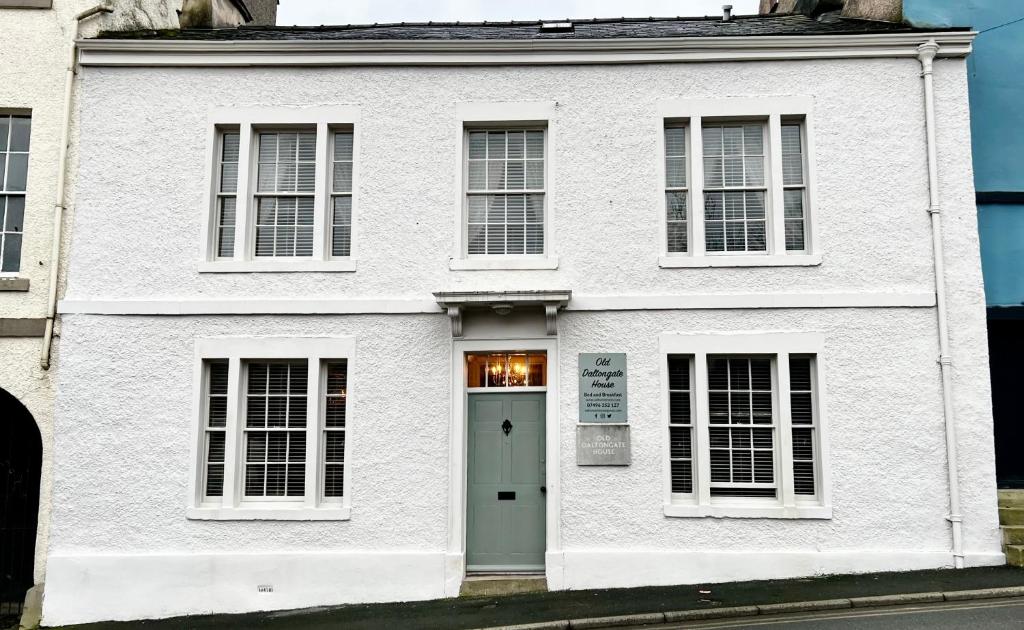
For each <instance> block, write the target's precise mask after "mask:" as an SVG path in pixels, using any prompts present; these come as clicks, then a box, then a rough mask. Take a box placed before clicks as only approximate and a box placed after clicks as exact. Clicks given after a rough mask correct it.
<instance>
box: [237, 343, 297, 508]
mask: <svg viewBox="0 0 1024 630" xmlns="http://www.w3.org/2000/svg"><path fill="white" fill-rule="evenodd" d="M246 372H247V378H246V396H245V428H244V434H245V439H244V443H245V483H244V487H245V496H246V497H247V498H252V497H301V496H303V495H304V493H305V483H306V395H307V386H308V382H307V381H308V374H307V366H306V362H304V361H294V362H292V361H289V362H261V361H252V362H249V363H247V364H246Z"/></svg>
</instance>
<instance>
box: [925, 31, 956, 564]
mask: <svg viewBox="0 0 1024 630" xmlns="http://www.w3.org/2000/svg"><path fill="white" fill-rule="evenodd" d="M938 52H939V45H938V44H936V43H935V40H934V39H930V40H928V41H927V42H925V43H923V44H921V45H920V46H918V47H917V58H918V60H919V61H920V62H921V78H922V79H924V121H925V131H926V136H927V144H928V214H930V215H931V220H932V253H933V256H934V259H935V310H936V315H937V317H938V320H939V370H940V372H941V374H942V412H943V416H944V418H945V421H946V466H947V468H948V473H949V522H950V524H951V525H952V527H953V565H954V566H955V567H956V568H958V569H962V568H963V566H964V540H963V515H962V514H960V473H959V471H958V470H957V466H958V461H959V460H958V458H957V450H956V449H957V441H956V411H955V410H954V409H953V358H952V355H951V354H950V352H949V322H948V320H947V316H946V271H945V263H944V254H943V252H942V207H941V206H940V204H939V170H938V158H937V152H936V148H935V87H934V85H933V83H932V62H933V61H934V59H935V55H936V53H938Z"/></svg>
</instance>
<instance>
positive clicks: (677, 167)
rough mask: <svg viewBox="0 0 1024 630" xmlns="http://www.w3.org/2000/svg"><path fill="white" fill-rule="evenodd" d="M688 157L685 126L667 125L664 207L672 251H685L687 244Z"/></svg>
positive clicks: (669, 244) (669, 247)
mask: <svg viewBox="0 0 1024 630" xmlns="http://www.w3.org/2000/svg"><path fill="white" fill-rule="evenodd" d="M687 171H688V163H687V157H686V127H683V126H670V127H666V128H665V206H666V208H667V216H666V217H665V219H666V221H667V222H668V229H667V238H668V243H667V248H668V251H669V252H670V253H682V252H686V251H687V247H688V240H689V239H688V232H687V223H688V212H689V196H690V193H689V189H688V188H687Z"/></svg>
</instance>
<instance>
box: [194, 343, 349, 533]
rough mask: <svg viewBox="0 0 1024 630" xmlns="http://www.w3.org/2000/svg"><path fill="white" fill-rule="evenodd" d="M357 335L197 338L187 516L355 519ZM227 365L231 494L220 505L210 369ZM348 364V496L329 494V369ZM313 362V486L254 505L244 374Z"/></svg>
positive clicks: (309, 461) (227, 481)
mask: <svg viewBox="0 0 1024 630" xmlns="http://www.w3.org/2000/svg"><path fill="white" fill-rule="evenodd" d="M355 347H356V343H355V338H353V337H218V338H204V339H197V340H196V349H195V374H194V379H193V383H194V385H193V386H194V401H195V403H194V404H195V408H194V410H193V414H192V416H193V426H192V459H191V461H192V471H191V475H190V481H189V490H188V492H189V494H188V503H187V506H186V516H187V517H188V518H190V519H196V520H296V521H318V520H348V519H349V518H350V516H351V511H352V504H351V496H352V494H351V479H352V475H351V474H350V472H349V471H350V463H351V449H352V440H351V439H350V438H351V430H352V417H353V413H352V411H353V408H354V404H353V394H352V392H353V388H352V386H351V385H352V383H353V381H354V379H353V374H354V371H353V368H354V366H355ZM217 359H226V360H227V361H228V403H227V422H226V427H225V433H226V436H227V437H226V440H225V456H224V489H223V493H222V496H221V497H219V500H218V499H210V498H207V497H204V496H203V495H204V494H205V477H204V474H203V473H204V471H205V459H206V452H205V444H206V440H205V433H206V422H205V420H206V404H205V400H206V363H207V362H208V361H211V360H217ZM341 359H345V360H346V361H347V368H346V369H347V378H348V383H349V386H348V391H347V396H346V411H345V433H346V436H345V472H344V482H343V490H342V494H343V496H342V497H341V498H340V499H339V498H326V497H324V496H323V488H322V486H323V466H322V461H323V442H324V440H323V434H324V431H323V413H324V387H325V381H324V379H323V371H324V368H325V365H326V364H327V363H329V362H331V361H336V360H341ZM264 360H303V361H307V362H308V363H307V365H308V368H309V375H308V379H307V387H308V389H307V406H306V414H307V416H306V466H305V471H306V483H305V490H306V492H305V495H304V496H302V497H295V498H292V497H283V498H274V499H273V500H268V501H260V500H255V501H254V500H247V499H244V498H243V496H242V494H243V492H242V483H243V481H244V479H243V476H244V473H243V462H242V458H243V452H244V450H243V449H244V446H243V444H244V441H243V435H242V434H243V426H242V425H243V423H244V411H245V400H244V398H245V381H244V372H245V370H244V369H243V368H244V366H245V363H246V362H247V361H264Z"/></svg>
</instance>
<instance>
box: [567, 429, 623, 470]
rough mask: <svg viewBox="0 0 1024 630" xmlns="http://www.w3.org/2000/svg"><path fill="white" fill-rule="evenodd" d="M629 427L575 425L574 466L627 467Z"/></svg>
mask: <svg viewBox="0 0 1024 630" xmlns="http://www.w3.org/2000/svg"><path fill="white" fill-rule="evenodd" d="M629 455H630V453H629V425H625V424H580V425H576V464H577V465H579V466H629Z"/></svg>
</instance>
